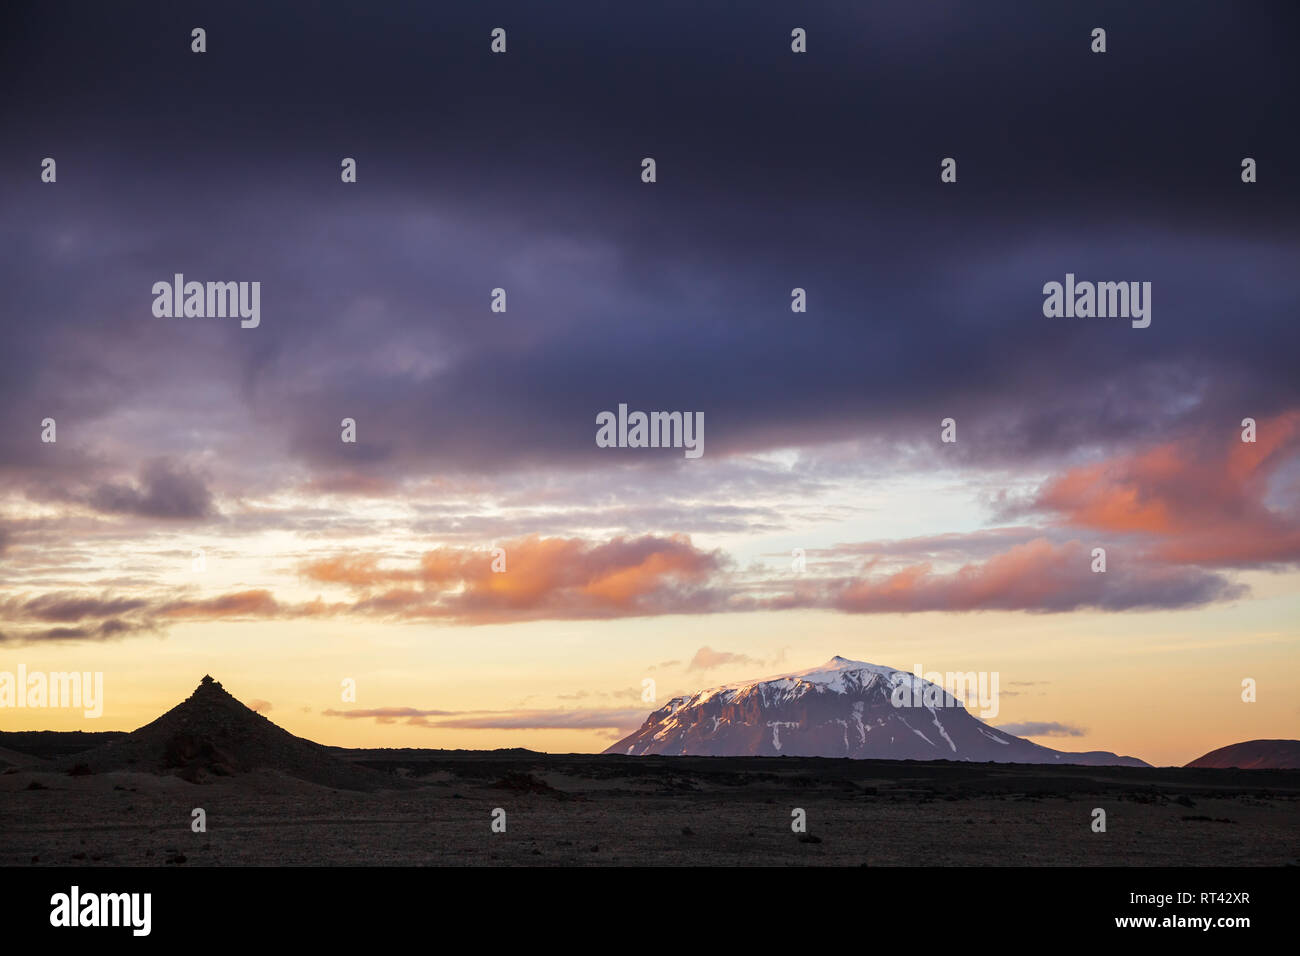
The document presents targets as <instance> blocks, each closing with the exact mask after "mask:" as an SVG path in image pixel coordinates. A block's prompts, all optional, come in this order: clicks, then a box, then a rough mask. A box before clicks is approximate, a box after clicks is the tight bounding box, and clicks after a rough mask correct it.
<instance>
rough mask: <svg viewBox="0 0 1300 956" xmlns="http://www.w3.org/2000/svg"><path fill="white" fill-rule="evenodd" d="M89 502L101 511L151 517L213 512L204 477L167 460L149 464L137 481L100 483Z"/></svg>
mask: <svg viewBox="0 0 1300 956" xmlns="http://www.w3.org/2000/svg"><path fill="white" fill-rule="evenodd" d="M89 503H90V504H91V506H92V507H94V508H97V509H98V510H100V511H105V512H109V513H121V514H132V515H140V516H142V517H148V518H204V517H207V516H208V515H209V514H211V513H212V494H211V492H209V491H208V489H207V487H206V486H205V485H204V484H203V480H202V479H201V478H200V477H198V476H197V475H194V474H192V473H190V472H187V471H184V470H181V469H179V468H177V466H175V465H174V464H172V463H170V462H166V461H153V462H150V463H149V464H148V465H146V466H145V468H144V471H143V473H142V474H141V475H140V480H139V482H138V483H136V484H131V485H127V484H105V485H101V486H99V487H98V488H96V489H95V491H94V493H93V494H92V496H91V498H90V502H89Z"/></svg>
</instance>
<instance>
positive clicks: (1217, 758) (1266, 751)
mask: <svg viewBox="0 0 1300 956" xmlns="http://www.w3.org/2000/svg"><path fill="white" fill-rule="evenodd" d="M1187 766H1189V767H1199V768H1211V769H1216V768H1217V769H1220V770H1223V769H1228V768H1236V769H1238V770H1300V740H1245V741H1242V742H1241V743H1239V744H1228V746H1226V747H1220V748H1219V749H1218V750H1211V751H1210V752H1209V753H1208V754H1206V755H1205V756H1203V757H1197V758H1196V759H1195V760H1193V761H1192V762H1191V763H1189V764H1188V765H1187Z"/></svg>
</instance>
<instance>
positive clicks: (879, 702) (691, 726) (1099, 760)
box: [605, 657, 1148, 767]
mask: <svg viewBox="0 0 1300 956" xmlns="http://www.w3.org/2000/svg"><path fill="white" fill-rule="evenodd" d="M896 696H897V697H898V698H899V699H902V700H904V701H907V700H909V698H910V701H911V703H905V704H904V706H895V703H894V699H895V697H896ZM605 753H609V754H633V755H636V754H691V755H699V756H741V755H745V756H762V755H769V756H776V755H782V756H797V757H855V758H875V759H888V760H966V761H980V762H983V761H994V762H997V763H1072V764H1088V765H1110V764H1118V765H1123V766H1130V767H1145V766H1148V764H1146V763H1144V762H1143V761H1141V760H1138V759H1137V758H1135V757H1119V756H1116V755H1115V754H1113V753H1109V752H1106V751H1092V752H1089V753H1064V752H1062V751H1057V750H1052V749H1050V748H1048V747H1041V746H1039V745H1038V744H1035V743H1032V742H1031V741H1028V740H1025V739H1023V738H1021V737H1016V736H1013V735H1011V734H1008V733H1004V732H1003V731H1000V730H998V729H997V728H995V727H990V726H989V725H987V724H985V723H984V722H983V721H980V720H978V719H976V718H975V717H973V716H971V715H970V714H969V713H967V711H966V709H965V707H963V706H962V705H961V703H960V702H959V701H957V700H956V699H955V698H954V697H953V696H952V695H951V694H948V693H947V692H946V691H944V690H943V689H942V688H940V687H938V686H936V685H934V684H931V683H930V682H929V681H926V680H923V679H922V678H920V677H917V676H915V675H914V674H910V673H907V672H906V671H898V670H895V669H893V668H892V667H881V666H878V665H875V664H866V663H863V662H862V661H851V660H847V659H845V658H843V657H834V658H832V659H831V660H829V661H827V662H826V663H825V664H823V665H822V666H821V667H814V668H811V669H809V670H806V671H801V672H799V673H796V674H790V675H787V676H784V677H776V678H771V679H767V680H756V681H747V682H745V683H741V684H735V685H731V686H726V687H715V688H711V689H709V690H704V691H700V692H699V693H697V694H694V695H692V696H690V697H675V698H673V699H672V700H670V701H669V702H668V703H667V704H665V705H664V706H663V707H661V708H660V709H659V710H657V711H655V712H654V713H652V714H651V715H650V716H649V717H647V718H646V722H645V724H643V725H642V726H641V728H640V729H639V730H637V731H636V732H635V733H632V734H630V735H628V736H627V737H625V738H623V739H622V740H620V741H619V742H618V743H616V744H614V746H612V747H610V748H609V749H608V750H606V751H605Z"/></svg>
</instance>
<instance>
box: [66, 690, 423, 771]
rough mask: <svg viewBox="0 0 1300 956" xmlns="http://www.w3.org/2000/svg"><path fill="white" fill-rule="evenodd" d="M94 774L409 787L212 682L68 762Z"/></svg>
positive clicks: (70, 757) (69, 759) (72, 757)
mask: <svg viewBox="0 0 1300 956" xmlns="http://www.w3.org/2000/svg"><path fill="white" fill-rule="evenodd" d="M62 763H63V764H66V765H67V766H68V767H71V766H73V765H76V764H85V765H86V766H88V767H89V768H90V770H91V771H92V772H95V773H103V772H105V771H109V770H136V771H143V772H146V773H171V774H175V775H177V776H180V777H182V778H184V779H186V780H189V781H191V782H195V783H198V782H202V781H204V780H209V779H211V778H212V777H221V776H231V775H233V774H239V773H246V772H248V771H251V770H261V769H267V770H278V771H281V772H282V773H285V774H288V775H289V776H291V777H297V778H299V779H301V780H309V781H311V782H312V783H317V784H321V785H322V786H326V787H335V788H338V789H343V790H377V789H382V788H390V787H391V788H395V789H396V788H402V787H404V786H406V784H405V782H404V781H402V780H400V779H398V778H396V777H389V776H386V775H384V774H382V773H379V772H377V771H374V770H369V769H367V768H365V767H358V766H355V765H353V764H351V763H349V762H348V761H346V760H344V759H341V758H340V757H338V756H336V755H335V754H334V753H331V752H330V748H327V747H324V746H322V745H321V744H318V743H314V742H313V741H310V740H304V739H303V738H302V737H295V736H294V735H293V734H291V733H289V732H288V731H287V730H284V729H283V728H281V727H277V726H276V725H275V724H273V723H271V721H269V720H268V719H267V718H265V717H263V716H262V715H261V714H259V713H257V712H255V711H253V710H250V709H249V708H248V707H246V706H244V705H243V704H241V703H240V702H239V701H238V700H236V699H235V698H234V697H232V696H231V695H230V694H229V693H227V692H226V691H225V690H224V689H223V688H222V686H221V684H219V683H218V682H216V681H214V680H213V679H212V678H211V677H204V678H203V681H202V682H201V683H200V684H199V686H198V687H197V688H196V689H195V691H194V693H193V694H191V695H190V696H189V697H188V698H187V699H186V700H184V701H183V702H181V703H180V704H178V705H176V706H175V707H173V708H172V709H171V710H169V711H167V713H165V714H163V715H162V716H161V717H159V718H158V719H157V720H155V721H153V722H152V723H149V724H145V725H144V726H143V727H141V728H140V729H139V730H135V731H132V732H131V733H129V734H127V735H125V736H124V737H121V738H118V739H116V740H111V741H109V742H107V743H104V744H101V745H100V746H97V747H95V748H93V749H91V750H88V751H86V752H84V753H79V754H74V755H70V756H67V757H64V758H63V759H62Z"/></svg>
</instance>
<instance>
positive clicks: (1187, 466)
mask: <svg viewBox="0 0 1300 956" xmlns="http://www.w3.org/2000/svg"><path fill="white" fill-rule="evenodd" d="M1298 453H1300V411H1290V412H1286V413H1285V414H1281V415H1278V416H1275V417H1274V418H1271V419H1267V420H1265V421H1262V422H1260V423H1259V424H1258V431H1257V441H1255V442H1253V443H1250V442H1242V441H1241V440H1240V430H1239V429H1238V428H1236V427H1233V428H1229V429H1225V431H1224V433H1223V434H1222V435H1221V436H1218V437H1216V439H1214V440H1211V441H1207V440H1205V439H1203V438H1188V439H1182V440H1179V441H1172V442H1168V443H1166V444H1163V445H1160V446H1157V447H1155V448H1152V449H1149V450H1147V451H1144V452H1140V453H1138V454H1134V455H1129V456H1125V457H1122V458H1118V459H1115V460H1113V461H1109V462H1104V463H1101V464H1095V465H1087V466H1083V467H1079V468H1074V469H1071V470H1070V471H1068V472H1066V473H1065V474H1064V475H1062V476H1060V477H1059V478H1056V479H1053V480H1051V481H1049V482H1048V483H1047V484H1046V485H1045V486H1044V487H1043V489H1042V490H1041V492H1040V493H1039V495H1038V498H1037V501H1036V502H1035V506H1036V508H1038V509H1040V510H1042V511H1046V512H1049V513H1053V514H1055V515H1057V516H1058V518H1059V520H1060V522H1061V523H1062V524H1064V525H1066V526H1070V527H1077V528H1089V529H1091V530H1093V531H1097V532H1114V533H1121V534H1135V535H1139V536H1146V537H1147V538H1149V539H1150V543H1149V548H1148V555H1149V557H1150V559H1152V560H1158V561H1164V562H1168V563H1171V564H1197V565H1203V566H1207V567H1250V566H1260V565H1269V564H1279V563H1293V562H1296V561H1300V514H1297V511H1296V503H1295V501H1294V500H1293V501H1291V502H1290V510H1289V511H1279V510H1277V509H1276V508H1275V507H1273V506H1270V504H1269V503H1268V500H1267V499H1268V495H1269V491H1270V482H1271V479H1272V478H1273V477H1274V475H1275V474H1276V473H1277V472H1278V470H1279V469H1280V468H1281V467H1282V466H1283V465H1284V464H1285V463H1287V462H1288V461H1290V460H1292V459H1293V458H1294V457H1295V456H1296V455H1297V454H1298Z"/></svg>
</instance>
